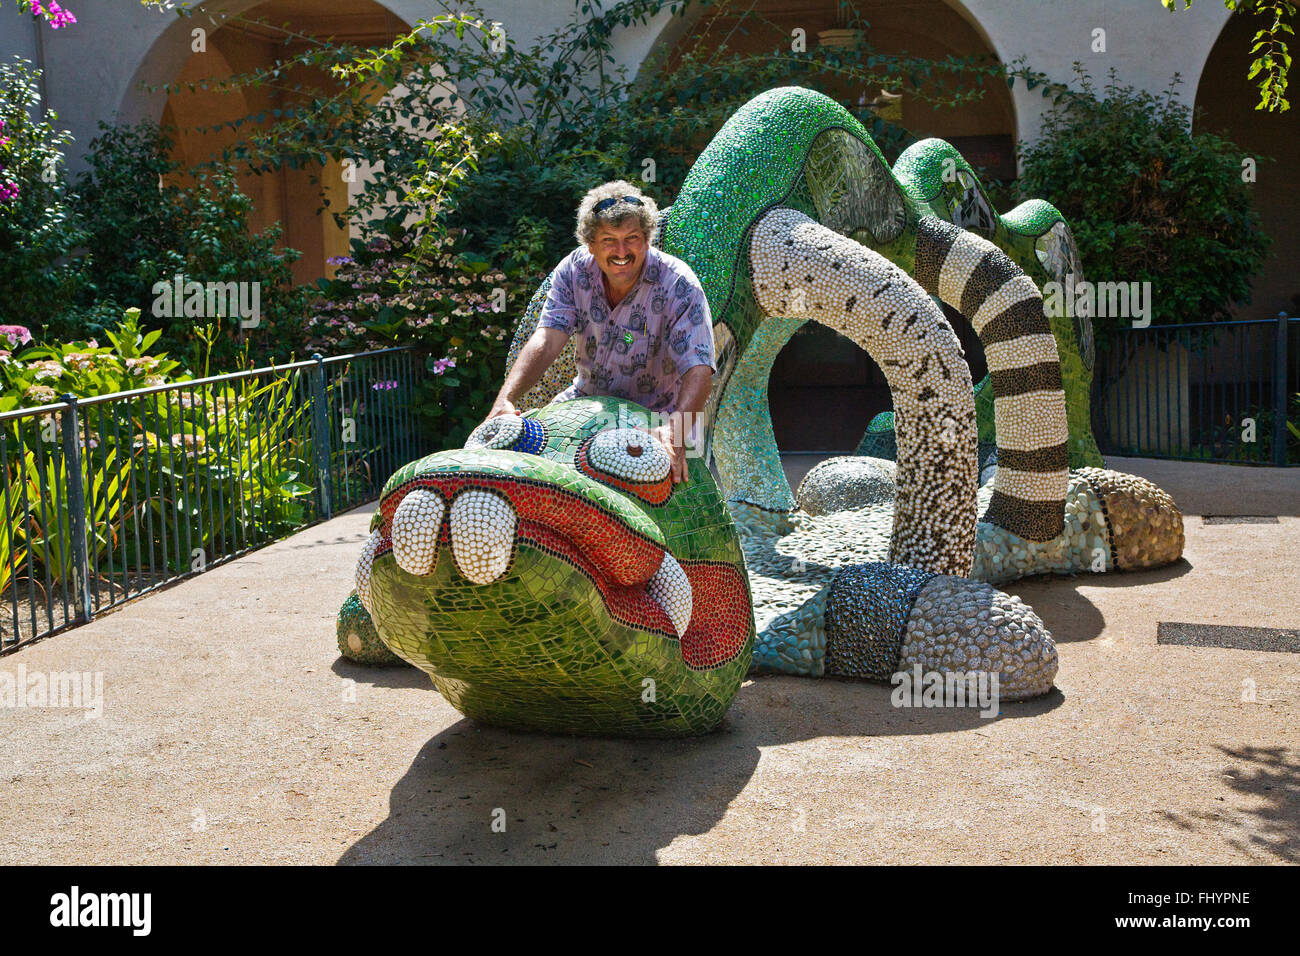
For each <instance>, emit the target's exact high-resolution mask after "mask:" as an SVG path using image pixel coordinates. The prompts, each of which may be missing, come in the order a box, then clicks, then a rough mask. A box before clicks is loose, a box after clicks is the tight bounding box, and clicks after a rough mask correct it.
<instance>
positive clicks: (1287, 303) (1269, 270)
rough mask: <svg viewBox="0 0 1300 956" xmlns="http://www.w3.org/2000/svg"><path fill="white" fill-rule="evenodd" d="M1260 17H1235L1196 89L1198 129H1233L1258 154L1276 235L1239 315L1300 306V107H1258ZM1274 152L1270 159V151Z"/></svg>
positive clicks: (1263, 212) (1266, 212)
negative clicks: (1254, 53) (1254, 49)
mask: <svg viewBox="0 0 1300 956" xmlns="http://www.w3.org/2000/svg"><path fill="white" fill-rule="evenodd" d="M1257 19H1258V18H1256V17H1251V16H1243V15H1236V16H1232V17H1229V18H1228V22H1227V23H1226V24H1225V25H1224V27H1223V30H1222V32H1221V33H1220V34H1219V38H1218V40H1216V41H1215V44H1214V47H1213V48H1212V49H1211V50H1210V55H1209V57H1208V58H1207V59H1206V62H1205V69H1204V70H1203V71H1202V73H1201V80H1200V83H1199V85H1198V86H1197V90H1196V109H1197V118H1196V124H1195V129H1196V131H1197V132H1202V131H1204V132H1212V133H1218V134H1220V135H1223V136H1226V137H1228V138H1229V139H1231V140H1232V141H1233V142H1234V143H1236V144H1237V145H1238V146H1240V147H1241V149H1242V159H1243V160H1244V159H1247V158H1253V159H1255V160H1256V164H1257V167H1256V181H1255V183H1254V185H1253V186H1252V187H1251V188H1252V190H1253V191H1254V198H1255V209H1256V210H1257V211H1258V212H1259V216H1260V220H1261V222H1262V224H1263V227H1264V231H1265V232H1267V233H1268V234H1269V235H1270V236H1272V237H1273V247H1272V248H1271V249H1270V250H1269V253H1268V257H1267V258H1266V259H1265V261H1264V264H1263V268H1262V269H1261V271H1260V273H1259V275H1258V276H1256V277H1255V281H1254V283H1253V285H1252V293H1253V295H1252V300H1251V302H1250V304H1248V305H1241V306H1238V307H1237V308H1236V309H1235V312H1236V314H1237V317H1238V318H1242V319H1248V318H1251V319H1253V318H1259V317H1261V316H1271V315H1276V314H1277V313H1278V312H1288V313H1291V314H1295V313H1296V312H1297V311H1300V280H1297V279H1296V273H1295V263H1296V261H1297V260H1300V230H1297V229H1296V225H1295V224H1296V222H1297V220H1300V191H1298V190H1297V189H1296V182H1297V180H1300V166H1298V165H1297V164H1298V162H1300V160H1298V159H1297V157H1298V156H1300V123H1298V122H1297V121H1296V118H1295V116H1294V115H1293V114H1294V111H1291V112H1288V113H1266V112H1264V111H1263V110H1256V109H1255V104H1256V103H1258V102H1259V90H1258V89H1257V88H1256V82H1257V80H1258V77H1257V78H1256V80H1248V79H1246V74H1247V73H1248V72H1249V70H1250V62H1251V56H1250V54H1249V53H1248V51H1249V50H1250V48H1251V46H1252V45H1253V44H1252V38H1253V37H1254V35H1255V31H1256V30H1257V29H1258V28H1259V23H1258V22H1257ZM1265 156H1269V157H1272V159H1273V160H1275V161H1274V162H1265V161H1263V159H1262V157H1265Z"/></svg>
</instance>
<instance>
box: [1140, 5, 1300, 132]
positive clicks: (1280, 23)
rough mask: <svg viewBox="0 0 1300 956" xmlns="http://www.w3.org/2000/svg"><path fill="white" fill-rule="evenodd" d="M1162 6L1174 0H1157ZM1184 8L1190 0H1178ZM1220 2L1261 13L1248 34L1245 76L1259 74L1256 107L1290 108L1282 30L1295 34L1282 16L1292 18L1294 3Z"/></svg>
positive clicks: (1288, 56) (1237, 10)
mask: <svg viewBox="0 0 1300 956" xmlns="http://www.w3.org/2000/svg"><path fill="white" fill-rule="evenodd" d="M1160 2H1161V3H1163V4H1164V5H1165V9H1166V10H1177V9H1179V7H1178V0H1160ZM1182 3H1183V5H1182V8H1181V9H1183V10H1186V9H1187V8H1188V7H1190V6H1191V5H1192V0H1182ZM1223 5H1224V6H1225V7H1227V8H1228V9H1229V10H1231V11H1233V12H1234V13H1238V14H1242V13H1253V14H1254V15H1255V16H1257V17H1263V18H1264V23H1265V24H1266V25H1265V26H1264V27H1263V28H1262V29H1260V30H1259V31H1258V32H1257V33H1256V34H1255V36H1254V37H1253V38H1252V40H1251V43H1252V44H1253V46H1251V48H1250V53H1251V55H1252V56H1253V57H1254V59H1253V60H1252V61H1251V64H1250V73H1248V74H1247V77H1246V78H1247V79H1251V80H1253V79H1254V78H1255V77H1257V76H1260V74H1261V73H1262V74H1263V76H1262V77H1261V78H1260V81H1259V103H1258V104H1257V105H1256V106H1255V109H1257V110H1268V111H1269V112H1270V113H1271V112H1273V111H1275V110H1276V111H1278V112H1285V111H1286V110H1289V109H1290V108H1291V104H1290V103H1289V102H1287V99H1286V87H1287V73H1288V71H1289V70H1290V68H1291V54H1290V53H1289V52H1288V51H1287V44H1286V41H1285V40H1284V39H1283V38H1282V35H1283V34H1288V35H1290V36H1295V28H1294V27H1293V26H1291V24H1290V23H1288V22H1287V19H1286V18H1290V19H1291V20H1295V16H1296V5H1295V4H1294V3H1292V2H1291V0H1223Z"/></svg>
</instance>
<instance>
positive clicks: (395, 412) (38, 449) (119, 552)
mask: <svg viewBox="0 0 1300 956" xmlns="http://www.w3.org/2000/svg"><path fill="white" fill-rule="evenodd" d="M424 374H425V371H424V366H423V364H422V363H421V362H419V361H418V360H417V358H416V357H415V356H414V355H413V354H412V353H411V351H410V350H408V349H403V348H396V349H383V350H379V351H374V352H364V353H359V354H356V355H341V356H336V357H333V358H322V357H320V356H319V355H318V356H314V357H313V358H312V359H311V360H309V361H304V362H295V363H292V364H290V365H285V366H280V367H271V368H260V369H252V370H250V371H247V372H237V373H233V374H229V375H217V376H213V377H211V378H204V379H198V380H195V381H190V382H177V383H173V384H168V385H159V386H155V387H153V388H144V389H138V390H136V391H131V392H119V393H116V394H112V395H100V396H95V397H93V398H81V399H78V398H75V397H73V396H64V397H63V400H62V401H60V402H57V403H54V404H50V405H44V406H41V407H39V408H27V409H18V410H15V411H11V412H6V413H3V414H0V506H3V508H4V514H3V515H0V653H2V652H4V651H7V650H11V649H13V648H15V647H18V646H20V645H22V644H24V643H27V642H30V641H33V640H36V639H38V638H41V637H45V636H47V635H49V634H53V633H56V632H58V631H61V630H63V629H65V628H68V627H72V626H75V625H77V624H83V623H85V622H87V621H89V620H91V619H92V618H93V617H94V616H95V615H96V614H98V613H101V612H103V611H105V610H107V609H109V608H112V607H114V606H116V605H118V604H121V603H122V602H123V601H127V600H130V599H132V598H135V597H139V596H140V595H142V594H147V593H149V592H150V591H152V590H155V589H156V588H159V587H162V586H163V585H166V584H169V583H171V582H173V581H176V580H178V579H180V578H184V577H187V576H189V575H192V574H196V573H199V572H202V571H204V570H206V569H208V568H210V567H213V566H215V565H218V564H221V563H223V562H225V561H229V560H231V559H232V558H235V557H238V556H239V555H241V554H245V553H247V552H248V551H251V550H253V549H255V548H259V547H262V546H263V545H266V544H269V543H270V542H272V541H275V540H277V539H278V538H281V537H283V536H285V535H286V534H289V533H291V532H293V531H296V530H298V529H301V528H304V527H307V526H308V525H311V524H313V523H315V522H317V521H321V520H324V519H327V518H329V517H330V516H331V515H333V514H336V513H338V512H340V511H342V510H346V509H348V508H351V507H354V506H356V505H358V504H361V503H363V502H366V501H369V500H372V499H374V498H375V497H377V496H378V494H379V491H380V489H381V488H382V486H383V483H384V481H385V480H386V479H387V478H388V476H389V475H390V474H391V473H392V472H393V471H395V470H396V469H397V468H398V467H400V466H401V465H402V464H404V463H406V462H407V461H410V460H412V459H415V458H418V457H420V456H421V455H423V454H426V453H427V452H428V451H429V450H431V449H430V448H429V447H428V444H427V442H426V440H425V438H424V436H423V433H422V429H421V428H420V426H419V424H418V422H417V419H416V416H415V414H414V412H413V407H414V404H415V403H414V398H415V389H416V387H417V386H418V384H419V382H420V380H421V377H422V376H423V375H424Z"/></svg>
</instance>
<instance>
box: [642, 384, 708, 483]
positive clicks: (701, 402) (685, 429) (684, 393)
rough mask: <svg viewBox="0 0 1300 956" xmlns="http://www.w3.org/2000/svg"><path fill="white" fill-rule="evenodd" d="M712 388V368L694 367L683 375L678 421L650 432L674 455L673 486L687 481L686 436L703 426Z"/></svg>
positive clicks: (675, 413) (679, 394)
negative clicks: (697, 427) (703, 413)
mask: <svg viewBox="0 0 1300 956" xmlns="http://www.w3.org/2000/svg"><path fill="white" fill-rule="evenodd" d="M712 388H713V369H712V368H710V367H709V366H707V365H692V366H691V367H690V368H688V369H687V370H686V371H685V373H684V374H683V375H682V382H681V386H680V387H679V389H678V392H677V411H676V412H674V413H673V418H674V419H675V421H673V420H670V421H669V422H668V423H667V424H664V425H660V426H659V427H658V428H656V429H654V431H653V432H651V434H653V435H654V436H655V438H657V439H659V443H660V444H662V445H663V446H664V447H665V448H667V449H668V453H669V455H671V456H672V459H673V470H672V475H673V484H677V482H679V481H685V480H686V448H685V447H684V445H685V440H686V436H687V435H688V434H690V433H691V431H692V430H693V429H694V428H695V427H696V424H697V422H698V423H699V425H700V427H701V428H702V427H703V426H704V423H703V422H699V419H700V415H701V413H702V412H703V411H704V406H705V405H706V404H707V403H708V401H709V391H710V390H711V389H712Z"/></svg>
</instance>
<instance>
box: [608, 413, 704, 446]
mask: <svg viewBox="0 0 1300 956" xmlns="http://www.w3.org/2000/svg"><path fill="white" fill-rule="evenodd" d="M706 418H707V416H706V414H705V413H704V412H680V411H679V412H644V411H642V410H641V409H639V408H636V407H635V406H629V405H626V404H623V403H622V402H620V403H619V406H618V410H617V411H613V410H605V411H602V412H600V413H599V414H598V415H597V417H596V420H597V421H598V422H599V423H600V425H599V427H598V428H597V431H606V430H608V429H612V428H636V429H639V430H641V431H654V430H655V429H658V428H663V427H667V428H669V429H670V430H671V432H672V439H673V444H675V445H676V446H677V447H678V448H682V449H685V452H686V457H687V458H700V457H702V456H703V455H704V443H705V438H704V436H705V434H706V427H705V426H706V423H707V422H706Z"/></svg>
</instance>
